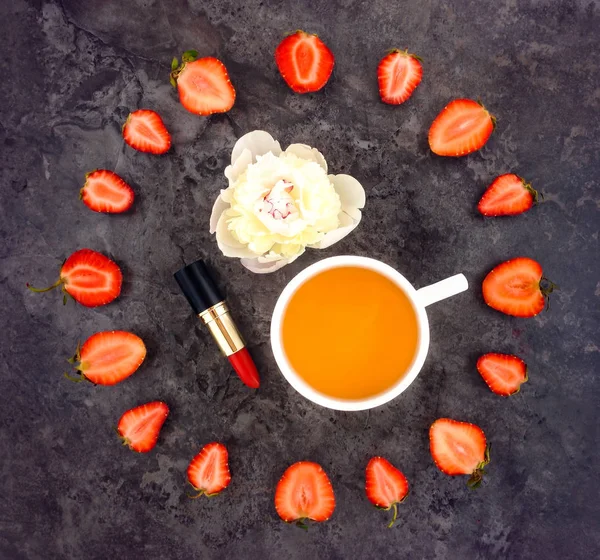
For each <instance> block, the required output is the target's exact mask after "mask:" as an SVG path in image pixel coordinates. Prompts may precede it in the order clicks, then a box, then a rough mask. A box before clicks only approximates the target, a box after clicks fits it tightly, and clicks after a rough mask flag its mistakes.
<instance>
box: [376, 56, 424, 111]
mask: <svg viewBox="0 0 600 560" xmlns="http://www.w3.org/2000/svg"><path fill="white" fill-rule="evenodd" d="M422 77H423V66H422V65H421V59H420V58H419V57H418V56H417V55H415V54H410V53H409V52H408V51H400V50H398V49H394V50H392V51H390V52H389V53H388V54H387V55H386V56H384V57H383V58H382V59H381V62H380V63H379V66H378V67H377V80H378V82H379V95H380V96H381V101H383V102H384V103H388V104H390V105H400V104H401V103H404V102H405V101H406V100H407V99H408V98H409V97H410V96H411V95H412V94H413V92H414V91H415V89H416V87H417V86H418V85H419V84H420V83H421V78H422Z"/></svg>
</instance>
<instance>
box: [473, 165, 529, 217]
mask: <svg viewBox="0 0 600 560" xmlns="http://www.w3.org/2000/svg"><path fill="white" fill-rule="evenodd" d="M537 198H538V193H537V192H536V191H535V190H534V189H533V188H532V187H531V185H530V184H528V183H526V182H525V181H524V180H523V179H521V177H519V176H518V175H515V174H514V173H507V174H506V175H500V176H499V177H496V178H495V179H494V180H493V182H492V184H491V185H490V186H489V187H488V188H487V190H486V191H485V193H483V196H482V197H481V200H480V201H479V204H478V205H477V209H478V210H479V212H480V213H481V214H483V215H484V216H515V215H517V214H522V213H523V212H526V211H527V210H529V209H530V208H531V207H532V206H533V205H534V204H535V203H536V202H537Z"/></svg>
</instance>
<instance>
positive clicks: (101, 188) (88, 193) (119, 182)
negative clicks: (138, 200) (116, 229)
mask: <svg viewBox="0 0 600 560" xmlns="http://www.w3.org/2000/svg"><path fill="white" fill-rule="evenodd" d="M79 198H80V199H81V200H83V203H84V204H85V205H86V206H87V207H88V208H89V209H90V210H93V211H94V212H105V213H107V214H120V213H121V212H126V211H127V210H129V209H130V208H131V205H132V204H133V199H134V198H135V195H134V193H133V189H132V188H131V187H130V186H129V185H128V184H127V183H126V182H125V181H123V179H121V177H119V176H118V175H117V174H116V173H114V172H112V171H108V170H107V169H96V171H92V172H91V173H88V174H87V175H86V176H85V185H83V188H82V189H81V190H80V191H79Z"/></svg>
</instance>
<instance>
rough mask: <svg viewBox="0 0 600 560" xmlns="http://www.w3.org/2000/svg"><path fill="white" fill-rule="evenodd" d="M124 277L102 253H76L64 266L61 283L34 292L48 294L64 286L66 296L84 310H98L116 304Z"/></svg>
mask: <svg viewBox="0 0 600 560" xmlns="http://www.w3.org/2000/svg"><path fill="white" fill-rule="evenodd" d="M122 282H123V275H122V274H121V269H120V268H119V267H118V266H117V264H116V263H115V262H113V261H111V260H110V259H109V258H108V257H105V256H104V255H103V254H102V253H98V252H96V251H92V250H91V249H80V250H79V251H75V252H74V253H73V254H72V255H71V256H70V257H69V258H68V259H67V260H66V261H65V262H64V264H63V265H62V267H61V269H60V276H59V278H58V280H57V281H56V282H55V283H54V284H52V286H49V287H48V288H34V287H33V286H30V285H29V284H27V287H28V288H29V289H30V290H31V291H32V292H47V291H49V290H52V289H53V288H57V287H59V286H60V287H61V290H62V292H63V293H64V297H63V303H66V302H67V294H68V295H70V296H72V297H73V299H75V301H77V302H79V303H81V305H84V306H85V307H98V306H99V305H105V304H107V303H110V302H111V301H113V300H114V299H115V298H116V297H117V296H118V295H119V294H120V293H121V283H122Z"/></svg>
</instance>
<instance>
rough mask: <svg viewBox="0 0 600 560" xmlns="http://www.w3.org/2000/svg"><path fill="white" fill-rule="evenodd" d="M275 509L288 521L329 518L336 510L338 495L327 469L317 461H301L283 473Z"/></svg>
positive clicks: (302, 524) (325, 519) (276, 494)
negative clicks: (334, 490)
mask: <svg viewBox="0 0 600 560" xmlns="http://www.w3.org/2000/svg"><path fill="white" fill-rule="evenodd" d="M275 509H276V510H277V513H278V514H279V517H281V519H283V520H284V521H285V522H286V523H292V522H293V521H296V522H297V524H298V525H299V526H300V527H303V528H305V527H306V526H305V524H304V522H305V520H306V519H312V520H313V521H327V519H329V518H330V517H331V514H332V513H333V510H334V509H335V496H334V494H333V488H332V486H331V482H330V481H329V478H328V477H327V474H326V473H325V471H324V470H323V469H322V468H321V466H320V465H318V464H317V463H311V462H309V461H300V462H299V463H294V464H293V465H292V466H290V467H288V469H287V470H286V471H285V472H284V473H283V476H282V477H281V480H280V481H279V483H278V484H277V489H276V491H275Z"/></svg>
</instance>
